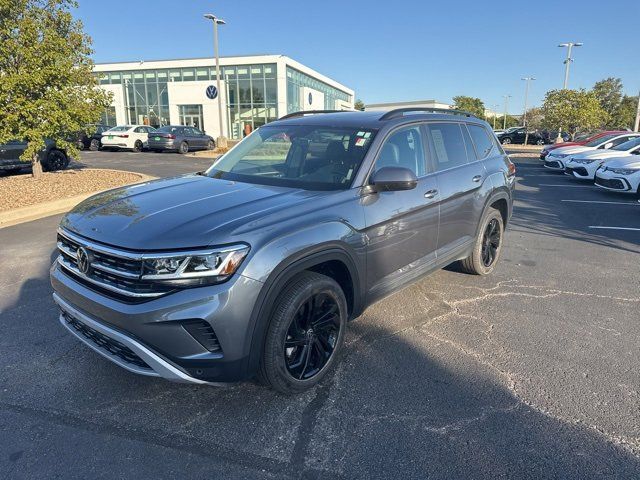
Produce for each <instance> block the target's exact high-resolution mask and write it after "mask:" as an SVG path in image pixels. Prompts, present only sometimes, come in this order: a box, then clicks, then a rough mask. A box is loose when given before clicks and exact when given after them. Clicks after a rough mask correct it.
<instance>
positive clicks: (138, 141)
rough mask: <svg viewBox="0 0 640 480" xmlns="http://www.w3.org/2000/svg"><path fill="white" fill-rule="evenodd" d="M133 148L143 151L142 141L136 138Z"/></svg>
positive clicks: (135, 150) (136, 150)
mask: <svg viewBox="0 0 640 480" xmlns="http://www.w3.org/2000/svg"><path fill="white" fill-rule="evenodd" d="M131 150H133V151H134V152H135V153H139V152H141V151H142V142H141V141H140V140H136V141H135V143H134V144H133V148H132V149H131Z"/></svg>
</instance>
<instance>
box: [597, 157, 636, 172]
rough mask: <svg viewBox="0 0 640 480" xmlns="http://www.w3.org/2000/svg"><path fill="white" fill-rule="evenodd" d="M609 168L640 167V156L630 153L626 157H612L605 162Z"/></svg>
mask: <svg viewBox="0 0 640 480" xmlns="http://www.w3.org/2000/svg"><path fill="white" fill-rule="evenodd" d="M605 166H606V167H608V168H639V169H640V158H639V157H638V155H628V156H626V157H617V158H610V159H609V160H607V163H606V164H605Z"/></svg>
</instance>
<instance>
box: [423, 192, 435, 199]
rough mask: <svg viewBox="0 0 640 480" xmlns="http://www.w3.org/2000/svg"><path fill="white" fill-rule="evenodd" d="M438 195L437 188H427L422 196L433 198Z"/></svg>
mask: <svg viewBox="0 0 640 480" xmlns="http://www.w3.org/2000/svg"><path fill="white" fill-rule="evenodd" d="M436 195H438V190H429V191H428V192H426V193H425V194H424V198H433V197H435V196H436Z"/></svg>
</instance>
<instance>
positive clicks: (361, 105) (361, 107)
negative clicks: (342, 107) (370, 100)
mask: <svg viewBox="0 0 640 480" xmlns="http://www.w3.org/2000/svg"><path fill="white" fill-rule="evenodd" d="M353 108H355V109H356V110H364V102H363V101H362V100H360V99H357V100H356V101H355V103H354V104H353Z"/></svg>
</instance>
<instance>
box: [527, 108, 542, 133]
mask: <svg viewBox="0 0 640 480" xmlns="http://www.w3.org/2000/svg"><path fill="white" fill-rule="evenodd" d="M543 123H544V112H543V111H542V108H539V107H533V108H530V109H529V110H527V129H528V130H541V129H542V128H543Z"/></svg>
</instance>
